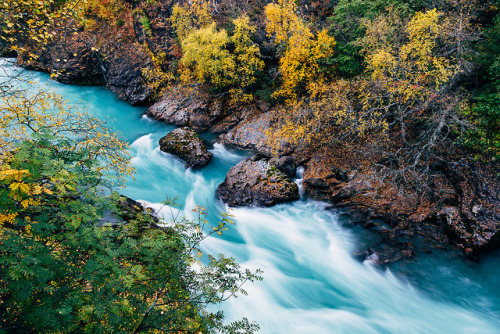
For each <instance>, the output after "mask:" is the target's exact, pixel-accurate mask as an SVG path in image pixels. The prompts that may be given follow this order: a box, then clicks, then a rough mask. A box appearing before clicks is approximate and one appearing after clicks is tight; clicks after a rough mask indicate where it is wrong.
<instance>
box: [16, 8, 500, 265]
mask: <svg viewBox="0 0 500 334" xmlns="http://www.w3.org/2000/svg"><path fill="white" fill-rule="evenodd" d="M139 3H140V2H130V6H131V7H130V8H129V9H128V10H130V17H131V21H132V23H131V24H130V29H129V30H124V29H118V28H117V27H116V26H109V27H108V28H106V26H103V27H101V28H100V29H97V30H94V32H93V33H90V32H89V31H87V30H82V29H79V30H77V31H76V32H75V34H71V35H70V36H69V37H65V38H62V37H61V38H55V39H54V40H53V41H52V42H51V43H52V44H51V45H50V46H49V47H48V49H47V51H43V50H34V52H35V53H36V54H37V55H38V58H35V60H33V59H32V60H28V59H24V58H19V61H18V62H19V64H20V65H21V66H24V67H26V68H28V69H33V70H43V71H47V72H50V73H51V74H52V75H53V77H54V79H55V80H58V81H60V82H63V83H68V84H77V85H103V86H106V87H107V88H109V89H110V90H111V91H113V92H115V93H116V94H117V95H118V96H119V97H120V98H122V99H124V100H126V101H128V102H130V103H131V104H134V105H137V104H146V105H150V107H149V109H148V111H147V114H148V115H149V116H150V117H153V118H155V119H157V120H160V121H163V122H166V123H168V124H175V125H177V126H181V127H184V126H189V127H190V128H192V129H194V130H195V131H197V132H205V131H209V132H212V133H215V134H219V135H220V136H219V142H220V143H223V144H225V145H228V146H232V147H236V148H240V149H248V150H252V151H254V152H256V153H259V154H261V155H262V156H264V157H265V159H264V160H266V161H268V160H269V159H281V160H283V159H284V160H286V161H288V163H287V164H288V165H289V166H291V165H294V166H302V167H304V173H303V184H304V192H305V196H307V197H309V198H313V199H318V200H322V201H328V202H330V203H332V205H333V206H334V207H336V208H342V209H345V210H348V211H353V212H356V213H357V214H356V215H355V216H356V217H357V218H356V219H353V220H352V222H353V223H356V224H360V225H361V226H364V227H365V228H367V229H373V230H377V229H374V228H373V227H374V226H377V224H378V223H377V222H378V221H384V222H386V223H387V228H384V229H382V230H383V232H380V231H378V232H377V233H383V234H384V235H386V236H387V238H388V239H391V238H392V239H391V240H396V239H398V238H400V236H401V235H402V234H404V235H407V236H410V237H409V238H408V240H411V235H415V234H425V235H426V236H428V237H429V238H430V239H432V240H434V241H435V242H436V244H444V245H447V244H454V245H457V246H458V247H460V248H461V249H463V251H464V253H465V254H466V255H467V256H470V257H477V256H478V255H479V254H480V253H481V252H483V251H485V250H488V249H492V248H498V246H499V244H500V197H499V196H500V194H499V191H500V187H499V180H498V176H497V172H496V171H495V169H494V166H492V165H490V164H486V163H481V162H473V161H471V162H469V163H468V164H467V165H453V164H451V163H446V162H443V163H442V164H435V165H433V166H432V168H433V174H434V178H433V182H432V183H430V184H429V186H428V187H427V189H424V190H423V191H422V189H419V190H417V189H412V188H411V187H408V188H405V189H401V187H400V186H399V185H398V184H396V183H394V182H393V181H391V180H390V179H388V178H384V177H382V176H381V175H379V174H378V173H377V170H376V169H373V168H368V167H367V166H369V165H370V166H371V165H372V163H373V161H370V159H371V158H370V157H366V156H365V155H363V154H362V152H361V151H362V150H363V149H366V147H365V148H360V149H358V150H356V149H353V147H352V146H348V145H346V146H342V145H338V146H335V147H324V148H321V149H311V148H309V147H308V146H307V145H298V144H292V143H290V142H288V141H286V140H282V141H281V142H279V143H278V145H270V144H269V143H268V141H267V136H266V134H267V132H268V131H269V130H270V128H271V126H272V124H273V122H274V119H275V116H276V115H277V114H278V113H279V109H278V108H277V106H273V105H272V104H270V103H269V102H265V101H263V100H257V101H254V102H253V103H251V104H234V103H231V101H230V99H229V98H228V96H227V95H224V94H218V95H216V94H211V93H210V92H208V91H207V90H206V89H204V87H202V86H199V85H198V86H192V87H180V86H173V87H171V88H170V89H168V90H166V91H164V93H163V95H162V96H160V97H157V96H154V94H153V91H152V89H151V87H150V84H149V83H148V82H147V80H146V79H145V75H144V70H148V69H149V70H151V69H152V68H154V64H155V61H157V59H154V57H153V56H152V55H153V54H160V53H162V52H163V53H164V54H165V61H166V62H167V63H168V62H175V61H178V58H176V56H175V47H174V43H173V41H172V31H171V27H170V24H169V20H168V19H169V16H170V15H171V11H172V5H173V3H174V1H165V2H162V3H160V2H158V4H156V5H154V6H153V5H144V6H142V7H141V10H142V11H143V12H144V15H145V16H147V17H148V18H149V21H150V22H151V25H150V28H149V29H150V30H149V31H148V33H145V32H144V27H141V25H140V24H139V18H140V17H139V16H138V15H136V14H133V13H134V10H135V11H137V8H138V6H139ZM254 5H255V4H254ZM260 6H262V4H261V5H260ZM309 14H310V15H313V13H309ZM218 19H220V20H224V18H223V17H218ZM254 19H255V20H256V21H257V22H258V21H259V20H261V15H260V16H259V15H256V16H255V17H254ZM58 36H59V35H58ZM61 36H63V35H61ZM64 36H65V35H64ZM256 43H257V44H258V45H259V47H260V52H261V54H262V57H263V58H266V59H268V60H270V62H271V63H272V62H273V61H276V59H275V50H274V49H273V46H272V45H271V44H270V43H269V41H268V40H267V39H266V36H265V32H264V30H263V29H262V25H261V26H260V27H259V29H258V30H257V32H256ZM275 70H276V68H275V67H274V68H273V67H270V68H269V71H270V73H268V75H269V77H272V76H273V75H272V73H271V72H272V71H275ZM153 101H156V102H155V103H153ZM332 136H335V134H332ZM360 152H361V153H360ZM207 159H208V158H207ZM205 160H206V159H205ZM208 160H209V159H208ZM266 163H267V162H266ZM275 163H276V164H277V163H278V162H277V160H276V161H275ZM188 165H191V164H190V163H189V162H188ZM196 167H198V166H196ZM278 169H280V168H278ZM281 170H282V171H283V172H285V174H288V175H289V176H293V175H291V172H290V171H288V172H287V171H285V170H283V169H281ZM233 172H234V171H233ZM265 174H266V175H267V173H265ZM252 182H253V181H252ZM254 183H255V184H257V183H256V182H254ZM255 184H254V185H255ZM234 188H238V189H239V186H236V185H235V186H234ZM252 189H253V190H252V192H251V194H250V195H249V194H245V196H243V197H245V199H244V200H242V201H235V200H234V196H236V195H234V196H233V197H232V195H231V194H230V193H229V192H228V182H226V184H225V186H223V187H221V190H219V191H218V194H219V196H220V197H221V198H223V199H224V200H225V201H227V202H229V203H230V204H237V202H242V203H243V202H244V203H246V204H248V203H250V204H253V205H272V204H275V203H279V202H280V201H281V200H277V201H274V200H268V199H265V200H261V199H260V197H259V196H260V195H262V194H260V193H259V191H265V190H263V189H264V188H262V187H252ZM287 191H288V190H287ZM236 193H238V194H239V195H237V196H236V197H238V196H240V195H241V192H239V191H238V192H236ZM240 197H241V196H240ZM278 197H279V198H281V197H280V196H278ZM285 197H286V198H289V199H293V198H296V196H295V190H293V191H291V192H290V193H289V194H287V196H285ZM378 230H380V229H378ZM412 247H413V246H412V245H411V242H410V241H408V242H405V243H404V245H403V246H402V247H401V248H402V250H401V251H403V250H404V254H405V255H404V256H410V257H411V256H413V255H414V254H416V253H418V250H414V249H412ZM401 251H400V254H401ZM368 253H369V252H368ZM368 253H367V254H368ZM398 257H399V255H398V256H394V258H398Z"/></svg>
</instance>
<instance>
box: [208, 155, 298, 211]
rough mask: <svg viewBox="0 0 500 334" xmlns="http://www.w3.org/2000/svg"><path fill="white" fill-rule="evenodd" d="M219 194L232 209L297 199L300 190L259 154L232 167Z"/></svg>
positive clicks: (219, 188)
mask: <svg viewBox="0 0 500 334" xmlns="http://www.w3.org/2000/svg"><path fill="white" fill-rule="evenodd" d="M216 195H217V197H218V198H220V199H222V200H223V201H224V202H226V203H228V204H229V205H230V206H251V205H255V206H272V205H275V204H278V203H284V202H290V201H295V200H298V199H299V188H298V186H297V185H296V184H295V183H294V182H293V181H292V180H291V179H290V178H289V177H288V176H287V175H286V174H285V173H283V172H282V171H280V170H279V169H278V168H276V167H275V166H274V165H272V164H271V163H269V162H268V161H266V160H265V159H262V157H260V156H258V155H257V156H254V157H252V158H250V159H247V160H245V161H242V162H240V163H239V164H238V165H236V166H234V167H233V168H231V169H230V170H229V172H228V173H227V175H226V179H225V180H224V182H223V183H221V184H220V185H219V186H218V187H217V190H216Z"/></svg>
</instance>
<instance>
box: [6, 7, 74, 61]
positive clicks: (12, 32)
mask: <svg viewBox="0 0 500 334" xmlns="http://www.w3.org/2000/svg"><path fill="white" fill-rule="evenodd" d="M83 8H84V6H81V5H79V3H78V1H77V0H67V1H64V2H62V1H57V0H44V1H40V0H3V1H2V2H0V38H2V39H3V40H4V41H6V42H7V43H8V45H9V47H11V48H12V49H14V50H16V51H17V52H18V53H20V54H21V55H24V56H26V57H25V58H26V59H27V60H28V61H29V60H32V59H34V58H35V57H36V55H35V54H33V53H30V52H29V51H28V50H29V49H33V48H35V49H36V48H42V47H45V46H46V45H48V44H49V42H50V40H51V39H52V38H53V37H54V32H53V29H54V28H55V27H58V28H61V27H65V25H64V24H65V23H63V22H69V21H71V20H74V19H78V18H80V17H81V14H82V11H83ZM66 24H67V23H66Z"/></svg>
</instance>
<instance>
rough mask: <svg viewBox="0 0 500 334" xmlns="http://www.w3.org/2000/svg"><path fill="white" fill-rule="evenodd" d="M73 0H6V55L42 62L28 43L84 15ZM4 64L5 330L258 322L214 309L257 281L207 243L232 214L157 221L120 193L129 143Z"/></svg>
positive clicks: (0, 268) (205, 328) (1, 225)
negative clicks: (204, 246)
mask: <svg viewBox="0 0 500 334" xmlns="http://www.w3.org/2000/svg"><path fill="white" fill-rule="evenodd" d="M77 8H78V6H77V3H76V2H72V1H20V2H19V1H6V2H3V3H2V4H0V13H1V16H2V22H3V23H4V25H5V26H3V27H2V29H3V32H2V38H3V41H4V42H3V43H7V44H9V45H10V50H8V51H7V54H8V53H9V52H11V51H14V52H16V53H17V54H18V55H19V56H20V57H21V58H23V59H24V60H25V61H26V62H28V63H29V62H33V63H35V62H36V61H37V59H38V57H39V53H38V54H37V53H34V52H32V51H33V50H37V49H38V48H41V49H42V50H43V49H45V50H49V49H50V47H51V38H52V37H54V35H53V33H52V31H53V30H52V29H56V28H57V27H58V26H60V23H61V22H65V21H67V20H70V21H78V22H81V21H80V20H81V18H82V17H83V16H81V15H82V12H81V10H80V9H81V8H79V9H78V10H77ZM67 31H68V32H70V33H71V32H74V31H73V30H71V28H70V29H69V30H67ZM59 37H61V36H59ZM2 45H5V44H2ZM75 57H76V56H75ZM59 61H60V62H65V61H67V59H65V58H61V59H59ZM0 71H2V75H1V76H0V80H1V81H0V332H1V333H4V332H5V333H26V332H51V333H72V332H75V331H78V332H80V331H82V332H93V333H110V332H113V333H124V332H125V333H153V332H154V333H157V332H196V333H197V332H203V333H215V332H217V333H218V332H223V333H240V332H244V333H251V332H254V331H255V330H256V329H257V328H258V326H257V325H256V324H254V323H250V322H249V321H248V320H247V319H242V320H240V321H236V322H233V323H230V324H227V323H225V322H224V314H223V312H220V311H211V310H208V307H209V306H211V305H214V304H219V303H221V302H223V301H225V300H227V299H228V298H231V297H233V296H234V295H235V294H238V293H245V291H244V290H242V285H243V283H245V282H246V281H254V280H260V276H259V271H257V272H251V271H249V270H242V269H241V268H240V267H239V265H238V264H237V263H236V262H235V261H234V260H233V259H230V258H226V257H224V256H222V255H220V256H218V257H215V256H211V255H203V254H202V253H201V250H200V247H201V246H200V245H201V242H202V241H203V240H205V239H206V238H207V237H209V236H211V235H213V234H222V233H223V232H224V231H226V230H227V226H228V225H229V224H231V223H232V222H231V220H230V216H228V215H224V216H223V217H222V219H221V220H220V222H219V223H218V224H216V225H215V226H212V225H211V224H209V223H208V222H207V220H206V219H205V216H206V212H205V210H204V209H203V208H200V207H197V208H196V209H195V211H196V212H197V213H198V216H199V218H198V219H197V220H196V221H187V220H185V219H182V218H179V217H172V220H170V221H160V220H159V219H158V218H156V216H155V212H152V211H149V210H147V209H144V208H143V207H142V206H141V205H140V204H139V203H137V202H135V201H133V200H130V199H128V198H125V197H122V196H119V195H118V194H117V193H116V190H117V189H118V187H120V186H122V185H124V182H125V180H126V178H127V177H130V176H131V175H132V173H133V169H132V167H131V165H130V163H129V159H130V157H129V155H128V153H127V144H126V143H125V142H124V141H122V140H121V139H120V138H119V137H118V136H117V135H115V134H113V133H111V131H110V130H109V129H108V128H106V126H105V123H104V122H103V121H100V120H98V119H96V118H94V117H92V116H90V115H88V114H86V113H84V112H80V111H78V110H77V109H75V107H74V106H69V105H67V104H66V102H65V101H64V100H63V99H62V98H61V97H60V96H57V95H55V94H53V93H52V92H50V91H47V90H45V89H41V90H40V87H39V86H37V85H36V84H35V83H33V82H30V81H27V80H24V79H23V76H22V75H21V74H20V73H18V72H16V71H15V70H13V69H12V67H11V66H6V67H1V68H0ZM165 205H166V206H175V205H176V204H175V203H174V202H171V201H169V202H166V203H165Z"/></svg>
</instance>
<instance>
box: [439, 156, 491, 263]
mask: <svg viewBox="0 0 500 334" xmlns="http://www.w3.org/2000/svg"><path fill="white" fill-rule="evenodd" d="M474 167H475V168H473V170H474V171H475V172H474V173H472V172H471V171H470V169H467V170H462V169H459V170H457V169H455V170H451V169H445V174H446V175H447V176H448V178H450V179H451V180H452V181H453V185H454V187H455V191H456V193H457V195H458V196H457V197H458V201H457V202H458V205H456V206H449V205H448V206H444V207H443V209H442V211H441V212H440V215H442V216H444V217H445V219H446V223H447V226H448V228H449V231H450V234H451V236H452V237H453V238H455V239H456V240H457V244H458V245H459V246H460V247H462V248H463V249H464V251H465V253H466V254H467V255H470V256H476V254H477V253H479V252H480V251H482V250H487V249H494V248H498V247H499V246H500V181H499V178H498V177H497V176H494V175H491V174H495V171H494V170H493V172H492V173H488V172H487V171H488V168H487V166H474Z"/></svg>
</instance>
